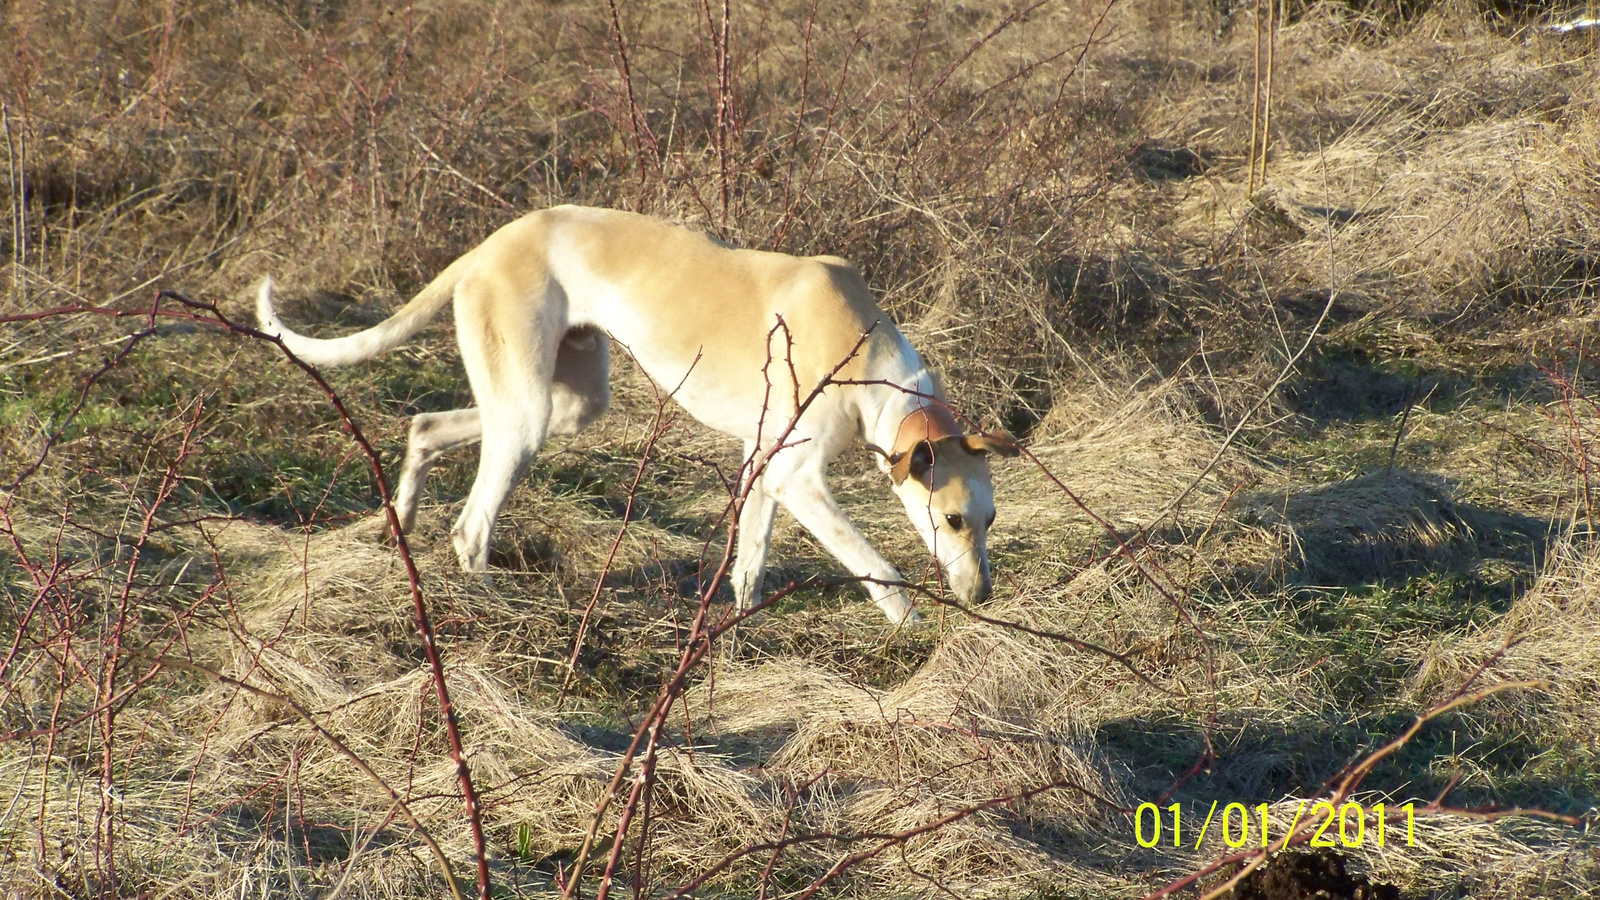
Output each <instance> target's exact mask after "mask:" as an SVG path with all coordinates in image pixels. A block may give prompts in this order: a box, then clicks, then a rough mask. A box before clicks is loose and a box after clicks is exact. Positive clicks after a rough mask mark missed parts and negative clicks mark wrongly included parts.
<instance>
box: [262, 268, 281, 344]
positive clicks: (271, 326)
mask: <svg viewBox="0 0 1600 900" xmlns="http://www.w3.org/2000/svg"><path fill="white" fill-rule="evenodd" d="M256 325H257V327H259V328H260V329H261V330H262V331H263V332H266V333H267V334H268V335H270V336H272V337H281V336H282V335H283V323H282V322H280V321H278V313H277V311H276V310H275V309H273V308H272V276H271V275H268V276H266V277H264V278H262V279H261V286H260V287H258V288H256Z"/></svg>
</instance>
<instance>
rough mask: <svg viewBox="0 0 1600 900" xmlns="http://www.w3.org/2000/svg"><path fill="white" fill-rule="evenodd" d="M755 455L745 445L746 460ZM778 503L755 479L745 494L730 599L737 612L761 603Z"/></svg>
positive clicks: (750, 444)
mask: <svg viewBox="0 0 1600 900" xmlns="http://www.w3.org/2000/svg"><path fill="white" fill-rule="evenodd" d="M754 453H755V444H754V443H753V442H749V441H747V442H745V459H746V460H747V461H748V460H749V459H750V458H751V456H752V455H753V454H754ZM777 511H778V501H776V500H774V499H773V498H772V496H771V495H770V494H769V493H767V489H766V479H765V478H761V477H758V478H756V479H755V480H754V481H753V482H751V484H750V486H749V489H748V490H747V491H746V492H745V500H744V507H743V509H741V510H740V512H739V551H738V556H736V557H735V558H734V561H733V595H734V597H736V598H738V601H739V609H740V610H746V609H749V608H750V607H752V606H755V605H756V603H757V602H758V601H759V600H760V599H761V589H762V580H763V579H764V577H765V576H766V573H767V550H768V549H769V548H770V547H771V546H772V519H773V516H774V515H775V514H776V513H777Z"/></svg>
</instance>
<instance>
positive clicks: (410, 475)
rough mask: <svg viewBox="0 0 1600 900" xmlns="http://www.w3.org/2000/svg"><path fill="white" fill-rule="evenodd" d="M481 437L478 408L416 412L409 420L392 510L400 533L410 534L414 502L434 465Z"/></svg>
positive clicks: (415, 508) (480, 419)
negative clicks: (403, 463) (442, 457)
mask: <svg viewBox="0 0 1600 900" xmlns="http://www.w3.org/2000/svg"><path fill="white" fill-rule="evenodd" d="M482 438H483V416H482V415H481V414H480V413H479V412H478V410H477V409H453V410H450V411H449V412H441V413H418V414H417V415H415V416H412V417H411V435H410V439H409V440H408V441H407V443H406V461H405V465H404V466H403V467H402V468H401V470H400V480H399V482H398V483H397V484H396V485H395V492H394V511H395V514H396V516H398V518H399V519H400V530H401V531H402V532H404V533H409V532H410V531H411V527H412V526H413V525H415V524H416V521H417V501H418V500H420V499H421V498H422V486H423V484H424V483H425V482H426V481H427V480H428V471H429V470H430V469H432V468H433V464H434V463H436V462H438V461H439V457H441V456H443V455H444V454H446V453H448V452H449V451H451V450H454V449H456V448H457V447H465V446H467V445H468V444H475V443H477V442H478V441H479V440H482Z"/></svg>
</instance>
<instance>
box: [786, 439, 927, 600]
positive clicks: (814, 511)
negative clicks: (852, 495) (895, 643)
mask: <svg viewBox="0 0 1600 900" xmlns="http://www.w3.org/2000/svg"><path fill="white" fill-rule="evenodd" d="M767 474H768V475H769V476H772V475H774V473H772V472H768V473H767ZM767 491H768V493H770V494H773V495H775V496H776V497H777V499H778V502H779V503H782V504H783V507H784V509H787V510H788V511H789V513H790V514H791V515H793V516H794V517H795V519H796V520H798V521H799V522H800V524H801V525H803V526H805V529H806V530H807V531H809V532H811V533H812V534H813V535H814V536H816V539H817V540H819V541H821V542H822V546H823V547H824V548H826V549H827V551H828V552H829V553H831V554H833V556H834V558H835V559H837V560H839V562H841V563H843V564H844V567H845V568H846V569H849V570H850V573H851V574H852V575H855V576H856V577H857V578H861V579H864V582H863V586H864V587H866V589H867V593H868V594H869V595H871V597H872V599H873V601H874V602H875V603H877V604H878V608H879V609H881V610H883V614H884V615H886V616H888V617H889V621H890V622H893V623H894V624H896V625H909V624H911V623H913V622H916V621H917V620H918V617H917V611H916V609H914V608H913V607H912V605H911V600H910V598H908V597H907V596H906V591H905V589H904V588H902V587H898V586H895V584H894V583H895V582H899V581H901V580H902V579H901V578H900V572H899V571H898V570H896V569H895V567H894V565H893V564H892V563H890V562H889V561H888V560H887V559H884V558H883V555H882V554H880V553H879V552H878V551H877V550H876V549H874V548H873V546H872V544H871V543H869V542H868V541H867V538H866V536H865V535H863V534H862V533H861V532H860V531H858V530H856V526H855V525H853V524H852V523H851V522H850V519H849V518H848V517H847V516H845V514H844V510H842V509H840V508H839V504H838V503H836V502H835V501H834V499H833V492H832V491H830V490H828V480H827V477H826V476H825V475H824V474H823V473H822V471H821V470H820V468H812V467H804V468H801V469H800V470H799V471H797V472H794V473H793V474H792V475H788V476H787V477H782V478H779V477H775V476H774V477H772V478H771V480H770V482H769V484H768V486H767ZM885 582H887V583H885Z"/></svg>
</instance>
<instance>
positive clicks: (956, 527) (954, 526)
mask: <svg viewBox="0 0 1600 900" xmlns="http://www.w3.org/2000/svg"><path fill="white" fill-rule="evenodd" d="M944 520H945V521H946V522H949V523H950V530H951V531H960V530H961V517H960V516H958V515H955V514H954V513H952V514H950V515H948V516H945V517H944Z"/></svg>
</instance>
